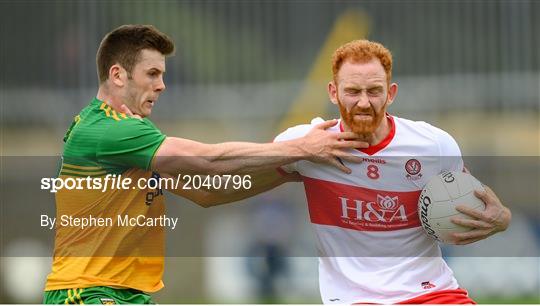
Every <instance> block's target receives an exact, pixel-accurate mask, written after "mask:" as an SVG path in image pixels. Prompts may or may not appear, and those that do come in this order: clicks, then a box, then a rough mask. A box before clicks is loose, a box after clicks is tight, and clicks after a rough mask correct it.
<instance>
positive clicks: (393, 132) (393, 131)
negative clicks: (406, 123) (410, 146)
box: [339, 114, 396, 155]
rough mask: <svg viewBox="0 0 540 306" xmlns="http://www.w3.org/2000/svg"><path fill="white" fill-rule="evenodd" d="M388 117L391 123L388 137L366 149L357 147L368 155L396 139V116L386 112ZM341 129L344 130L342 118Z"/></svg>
mask: <svg viewBox="0 0 540 306" xmlns="http://www.w3.org/2000/svg"><path fill="white" fill-rule="evenodd" d="M386 118H387V119H388V122H389V123H390V133H388V135H386V137H385V138H384V139H383V140H382V141H381V142H379V143H378V144H376V145H374V146H370V147H367V148H365V149H357V150H358V151H360V152H363V153H365V154H367V155H373V154H375V153H377V152H379V151H381V150H382V149H384V148H386V147H387V146H388V145H389V144H390V142H392V139H394V136H395V135H396V124H395V122H394V117H392V116H390V115H389V114H386ZM339 130H340V131H341V132H344V129H343V121H342V120H340V121H339Z"/></svg>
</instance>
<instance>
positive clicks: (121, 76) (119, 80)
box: [109, 64, 127, 87]
mask: <svg viewBox="0 0 540 306" xmlns="http://www.w3.org/2000/svg"><path fill="white" fill-rule="evenodd" d="M109 79H110V80H111V81H112V82H113V83H114V84H115V85H116V86H119V87H123V86H124V82H125V80H126V79H127V71H126V70H125V69H124V68H122V66H120V65H118V64H114V65H112V66H111V68H110V69H109Z"/></svg>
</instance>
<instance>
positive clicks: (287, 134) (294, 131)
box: [274, 117, 337, 142]
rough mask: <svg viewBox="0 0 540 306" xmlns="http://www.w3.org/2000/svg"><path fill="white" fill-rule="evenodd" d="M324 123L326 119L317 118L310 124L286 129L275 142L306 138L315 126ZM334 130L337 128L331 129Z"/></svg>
mask: <svg viewBox="0 0 540 306" xmlns="http://www.w3.org/2000/svg"><path fill="white" fill-rule="evenodd" d="M323 122H324V119H322V118H320V117H317V118H313V119H312V120H311V122H310V123H307V124H300V125H296V126H293V127H290V128H288V129H286V130H285V131H284V132H282V133H280V134H279V135H277V136H276V138H274V142H279V141H287V140H292V139H297V138H301V137H304V136H305V135H306V134H307V133H309V131H311V129H313V127H314V126H316V125H317V124H319V123H323ZM336 127H337V125H336ZM333 128H335V127H332V128H330V129H333Z"/></svg>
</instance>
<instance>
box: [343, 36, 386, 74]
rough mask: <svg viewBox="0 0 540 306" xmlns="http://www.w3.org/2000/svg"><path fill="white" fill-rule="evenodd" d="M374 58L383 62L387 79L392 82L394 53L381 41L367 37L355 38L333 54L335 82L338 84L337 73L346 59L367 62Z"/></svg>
mask: <svg viewBox="0 0 540 306" xmlns="http://www.w3.org/2000/svg"><path fill="white" fill-rule="evenodd" d="M374 58H377V59H379V61H380V62H381V64H382V66H383V68H384V72H386V80H387V82H388V83H390V80H391V79H392V53H390V51H389V50H388V49H386V47H384V46H383V45H381V44H380V43H377V42H373V41H369V40H365V39H362V40H353V41H351V42H348V43H346V44H344V45H342V46H341V47H339V48H338V49H337V50H336V51H334V55H333V56H332V73H333V77H334V82H335V83H336V84H337V74H338V72H339V69H340V68H341V66H342V65H343V63H344V62H345V61H352V62H355V63H365V62H369V61H370V60H372V59H374Z"/></svg>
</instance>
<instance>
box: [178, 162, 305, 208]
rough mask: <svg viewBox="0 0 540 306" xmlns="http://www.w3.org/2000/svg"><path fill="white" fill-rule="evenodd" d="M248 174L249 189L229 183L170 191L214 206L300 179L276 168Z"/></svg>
mask: <svg viewBox="0 0 540 306" xmlns="http://www.w3.org/2000/svg"><path fill="white" fill-rule="evenodd" d="M248 175H249V176H250V181H251V187H250V188H249V189H245V188H240V189H235V188H233V187H232V185H229V186H228V188H227V189H199V190H184V189H182V188H179V189H170V190H169V191H170V192H172V193H174V194H176V195H178V196H181V197H184V198H187V199H189V200H191V201H193V202H195V203H197V204H198V205H200V206H202V207H212V206H217V205H222V204H227V203H232V202H236V201H240V200H243V199H246V198H249V197H252V196H255V195H257V194H260V193H263V192H266V191H268V190H270V189H273V188H275V187H277V186H279V185H281V184H283V183H286V182H291V181H295V180H298V179H297V177H296V176H294V175H288V176H283V175H281V174H279V173H278V172H277V171H276V170H275V169H271V170H265V171H259V172H255V173H250V174H248Z"/></svg>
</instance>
